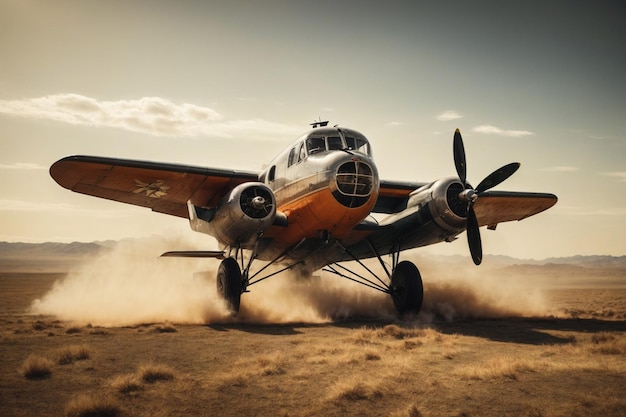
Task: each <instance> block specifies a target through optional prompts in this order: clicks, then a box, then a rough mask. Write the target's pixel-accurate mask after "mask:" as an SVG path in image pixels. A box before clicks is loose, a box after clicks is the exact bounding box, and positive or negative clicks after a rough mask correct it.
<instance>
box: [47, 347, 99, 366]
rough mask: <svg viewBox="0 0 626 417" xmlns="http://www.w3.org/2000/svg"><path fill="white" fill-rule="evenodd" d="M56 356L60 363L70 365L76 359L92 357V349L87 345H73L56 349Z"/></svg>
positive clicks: (82, 359)
mask: <svg viewBox="0 0 626 417" xmlns="http://www.w3.org/2000/svg"><path fill="white" fill-rule="evenodd" d="M53 356H54V358H56V362H57V363H58V364H59V365H69V364H71V363H73V362H74V361H84V360H87V359H89V358H90V357H91V349H90V348H89V346H87V345H71V346H65V347H61V348H58V349H57V350H55V351H54V354H53Z"/></svg>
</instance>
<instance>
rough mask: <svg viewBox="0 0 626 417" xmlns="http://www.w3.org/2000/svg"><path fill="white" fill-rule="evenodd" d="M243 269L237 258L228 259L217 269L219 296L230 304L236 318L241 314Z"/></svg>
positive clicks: (231, 311)
mask: <svg viewBox="0 0 626 417" xmlns="http://www.w3.org/2000/svg"><path fill="white" fill-rule="evenodd" d="M241 290H242V281H241V268H239V264H238V263H237V260H235V258H226V259H224V260H223V261H222V262H221V263H220V266H219V268H218V269H217V294H218V295H219V296H220V297H222V298H223V299H224V300H225V301H226V303H227V304H228V309H229V310H230V313H231V314H232V315H233V316H234V315H237V313H238V312H239V305H240V303H241Z"/></svg>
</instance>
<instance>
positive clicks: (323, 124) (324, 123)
mask: <svg viewBox="0 0 626 417" xmlns="http://www.w3.org/2000/svg"><path fill="white" fill-rule="evenodd" d="M319 119H320V120H319V121H314V122H313V123H311V126H313V129H315V128H316V127H326V126H328V120H325V121H322V118H321V117H320V118H319Z"/></svg>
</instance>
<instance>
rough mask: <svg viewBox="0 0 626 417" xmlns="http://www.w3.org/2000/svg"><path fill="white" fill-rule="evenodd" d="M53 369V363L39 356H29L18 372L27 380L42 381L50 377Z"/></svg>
mask: <svg viewBox="0 0 626 417" xmlns="http://www.w3.org/2000/svg"><path fill="white" fill-rule="evenodd" d="M53 367H54V362H52V361H51V360H50V359H48V358H44V357H43V356H39V355H30V356H29V357H28V358H26V360H24V362H23V363H22V366H20V367H19V369H18V372H19V373H20V375H23V376H24V377H25V378H28V379H42V378H47V377H49V376H50V374H51V373H52V368H53Z"/></svg>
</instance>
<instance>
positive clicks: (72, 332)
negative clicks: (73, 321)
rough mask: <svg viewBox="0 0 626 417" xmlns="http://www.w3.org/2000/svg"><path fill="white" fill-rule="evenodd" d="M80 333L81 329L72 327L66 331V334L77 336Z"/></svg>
mask: <svg viewBox="0 0 626 417" xmlns="http://www.w3.org/2000/svg"><path fill="white" fill-rule="evenodd" d="M80 332H81V329H80V327H70V328H69V329H67V330H66V331H65V334H76V333H80Z"/></svg>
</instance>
